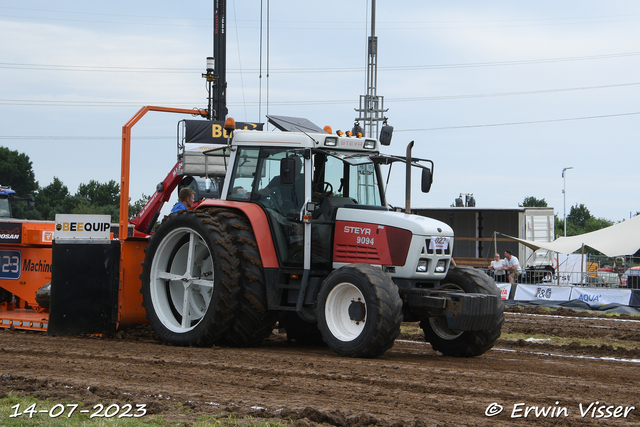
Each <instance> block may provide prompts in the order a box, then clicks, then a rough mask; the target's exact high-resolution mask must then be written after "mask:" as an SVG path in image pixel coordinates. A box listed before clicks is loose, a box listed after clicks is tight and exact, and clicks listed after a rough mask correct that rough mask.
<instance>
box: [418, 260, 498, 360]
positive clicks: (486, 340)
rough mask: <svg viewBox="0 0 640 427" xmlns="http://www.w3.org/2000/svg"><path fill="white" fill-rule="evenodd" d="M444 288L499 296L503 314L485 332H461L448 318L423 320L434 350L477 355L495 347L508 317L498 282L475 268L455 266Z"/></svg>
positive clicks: (446, 278)
mask: <svg viewBox="0 0 640 427" xmlns="http://www.w3.org/2000/svg"><path fill="white" fill-rule="evenodd" d="M440 289H443V290H453V291H457V292H461V293H476V294H486V295H496V296H497V297H498V298H497V302H496V304H497V305H498V306H497V307H496V310H497V311H499V312H500V316H497V317H496V321H495V322H494V324H493V325H491V326H490V327H489V328H488V329H486V330H481V331H457V330H452V329H450V328H449V327H448V325H447V320H446V318H444V317H429V318H427V319H423V320H422V321H421V322H420V327H421V328H422V330H423V331H424V338H425V341H427V342H429V343H431V347H433V349H434V350H436V351H439V352H441V353H442V354H444V355H445V356H453V357H474V356H479V355H481V354H483V353H485V352H486V351H488V350H489V349H491V347H493V345H494V344H495V342H496V341H497V340H498V338H500V332H501V329H502V324H503V323H504V316H503V315H502V311H503V309H504V302H503V301H502V298H501V297H500V290H499V289H498V287H497V286H496V284H495V281H494V280H493V279H492V278H491V277H489V276H487V275H486V274H484V273H483V272H480V271H478V270H476V269H474V268H471V267H451V268H450V269H449V272H448V273H447V276H446V277H445V279H444V280H443V281H442V285H441V287H440Z"/></svg>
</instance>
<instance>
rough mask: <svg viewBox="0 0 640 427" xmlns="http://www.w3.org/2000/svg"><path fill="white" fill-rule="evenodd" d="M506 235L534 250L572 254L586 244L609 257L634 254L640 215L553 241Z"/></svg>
mask: <svg viewBox="0 0 640 427" xmlns="http://www.w3.org/2000/svg"><path fill="white" fill-rule="evenodd" d="M504 236H505V237H509V238H510V239H513V240H517V241H518V242H520V243H522V244H523V245H526V246H528V247H530V248H531V249H533V250H534V251H537V250H538V249H547V250H550V251H553V252H558V253H561V254H570V253H573V252H575V251H577V250H578V249H580V248H581V247H582V245H585V246H589V247H592V248H593V249H595V250H597V251H600V252H602V253H603V254H605V255H606V256H608V257H616V256H624V255H633V254H634V253H636V252H637V251H638V249H640V215H638V216H635V217H633V218H631V219H628V220H626V221H622V222H620V223H618V224H614V225H612V226H610V227H607V228H603V229H601V230H596V231H592V232H591V233H586V234H580V235H579V236H571V237H560V238H559V239H556V240H554V241H553V242H534V241H531V240H524V239H518V238H516V237H511V236H507V235H506V234H504Z"/></svg>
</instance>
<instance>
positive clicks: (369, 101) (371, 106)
mask: <svg viewBox="0 0 640 427" xmlns="http://www.w3.org/2000/svg"><path fill="white" fill-rule="evenodd" d="M367 51H368V61H367V94H366V95H360V107H359V108H356V109H355V110H356V111H357V112H358V113H359V115H358V117H357V118H356V124H355V126H354V131H355V130H356V129H357V128H359V127H360V125H359V123H360V122H361V121H362V124H363V126H364V131H363V134H364V136H366V137H369V138H378V127H379V126H378V125H379V123H380V122H385V124H386V121H387V118H386V117H384V113H385V112H387V111H388V110H389V109H386V110H385V109H384V97H383V96H378V94H377V88H376V86H377V84H378V37H376V0H372V1H371V35H370V36H369V38H368V44H367ZM354 133H355V132H354Z"/></svg>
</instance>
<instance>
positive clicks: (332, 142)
mask: <svg viewBox="0 0 640 427" xmlns="http://www.w3.org/2000/svg"><path fill="white" fill-rule="evenodd" d="M324 145H325V146H327V147H335V146H336V145H338V138H336V137H331V136H328V137H326V138H325V139H324Z"/></svg>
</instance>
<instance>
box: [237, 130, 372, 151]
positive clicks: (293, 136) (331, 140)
mask: <svg viewBox="0 0 640 427" xmlns="http://www.w3.org/2000/svg"><path fill="white" fill-rule="evenodd" d="M232 145H236V146H252V145H253V146H269V145H273V146H279V147H292V148H326V149H330V150H344V151H360V152H365V153H366V152H368V153H377V152H378V151H379V150H380V143H379V142H378V140H377V139H374V138H358V137H354V136H351V137H346V136H338V135H332V134H329V133H326V132H325V133H306V132H258V131H252V130H236V131H234V132H233V142H232Z"/></svg>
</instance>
